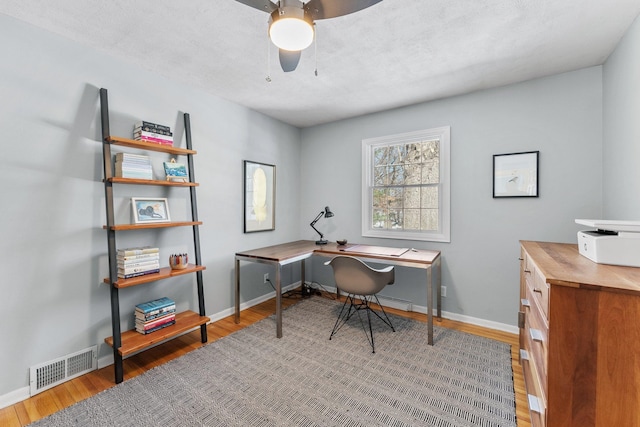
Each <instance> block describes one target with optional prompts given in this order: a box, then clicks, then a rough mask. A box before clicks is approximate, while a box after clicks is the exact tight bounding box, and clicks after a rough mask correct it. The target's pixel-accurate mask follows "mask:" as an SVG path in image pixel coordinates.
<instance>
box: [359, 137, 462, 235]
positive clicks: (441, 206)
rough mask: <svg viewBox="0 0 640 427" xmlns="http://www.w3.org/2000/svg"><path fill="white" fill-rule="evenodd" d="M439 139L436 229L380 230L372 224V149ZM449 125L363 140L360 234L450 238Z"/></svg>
mask: <svg viewBox="0 0 640 427" xmlns="http://www.w3.org/2000/svg"><path fill="white" fill-rule="evenodd" d="M436 138H437V139H439V141H440V161H439V163H440V183H439V184H438V195H439V201H438V219H439V221H438V225H439V229H438V231H404V230H380V229H374V228H372V227H371V224H372V222H373V221H372V218H371V215H372V211H373V208H372V205H373V200H372V197H373V190H372V188H373V150H374V149H375V148H379V147H381V146H386V145H396V144H401V143H411V142H415V141H422V140H428V139H436ZM450 154H451V128H450V127H449V126H443V127H438V128H433V129H425V130H420V131H416V132H407V133H401V134H396V135H389V136H382V137H378V138H368V139H363V140H362V236H363V237H379V238H384V239H398V240H423V241H429V242H450V241H451V229H450V227H451V197H450V193H451V189H450V187H451V180H450V161H451V156H450Z"/></svg>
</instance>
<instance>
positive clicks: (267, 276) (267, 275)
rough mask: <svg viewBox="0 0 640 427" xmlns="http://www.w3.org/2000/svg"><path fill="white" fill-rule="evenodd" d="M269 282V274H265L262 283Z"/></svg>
mask: <svg viewBox="0 0 640 427" xmlns="http://www.w3.org/2000/svg"><path fill="white" fill-rule="evenodd" d="M268 281H269V273H264V281H263V282H262V283H267V282H268Z"/></svg>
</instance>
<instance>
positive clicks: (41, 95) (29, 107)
mask: <svg viewBox="0 0 640 427" xmlns="http://www.w3.org/2000/svg"><path fill="white" fill-rule="evenodd" d="M0 39H2V40H3V42H2V43H0V58H2V66H1V67H0V87H1V91H0V93H2V102H1V103H0V123H1V125H0V144H2V149H3V153H4V156H5V157H4V161H3V164H4V166H3V167H2V175H3V180H4V183H3V185H2V189H1V190H0V194H1V195H2V202H1V203H2V204H1V207H0V227H1V236H2V237H1V238H0V246H1V247H2V252H1V253H2V257H1V261H0V267H1V270H2V274H3V278H2V281H1V282H0V288H1V293H0V295H1V297H0V298H1V299H2V301H3V313H2V325H1V326H0V328H1V329H0V330H1V332H0V335H1V343H2V344H1V348H2V349H3V351H0V366H2V369H0V400H1V398H2V396H3V395H5V394H7V393H9V392H12V391H15V390H17V389H20V388H24V387H26V386H27V385H28V368H29V367H30V366H32V365H35V364H38V363H42V362H46V361H48V360H51V359H54V358H57V357H60V356H64V355H66V354H69V353H72V352H75V351H78V350H82V349H84V348H87V347H89V346H91V345H95V344H98V346H99V356H100V357H102V358H104V357H105V356H107V358H108V355H109V354H110V348H109V347H107V346H106V345H105V344H104V343H103V340H104V338H105V337H107V336H110V335H111V321H110V311H109V289H108V286H107V285H104V284H102V283H101V282H102V278H103V277H106V276H107V275H108V270H107V258H106V252H107V243H106V233H105V231H104V230H103V229H102V225H103V224H104V223H105V214H104V211H105V203H104V188H103V185H102V181H101V180H102V163H101V130H100V120H99V102H98V89H99V88H100V87H105V88H107V89H108V90H109V103H110V107H111V124H112V134H114V135H119V136H128V135H130V134H131V131H132V126H133V123H134V122H135V121H136V120H139V119H145V120H150V121H155V122H158V123H166V124H169V125H171V127H172V128H174V129H175V130H177V131H180V130H182V126H183V125H182V116H181V114H180V113H181V112H188V113H189V114H190V116H191V127H192V134H193V144H194V149H196V150H197V151H198V155H197V156H195V167H196V179H197V181H198V182H199V183H200V187H198V188H197V195H198V204H199V216H200V219H201V220H202V221H203V222H204V225H203V226H202V227H201V230H200V232H201V242H202V256H203V263H204V264H205V265H206V266H207V270H206V271H205V272H204V283H205V295H206V309H207V313H210V314H216V313H219V312H221V311H223V310H227V309H229V307H231V306H232V302H233V294H232V286H231V285H232V282H233V281H232V277H233V270H232V269H233V254H234V253H235V252H237V251H240V250H245V249H250V248H254V247H260V246H266V245H269V244H273V243H279V242H285V241H290V240H294V239H296V238H298V228H297V227H295V226H294V227H290V226H287V225H288V224H297V222H298V218H299V212H298V206H299V205H300V203H299V202H300V200H299V194H300V183H299V180H298V177H299V175H300V170H299V162H298V159H299V158H300V148H299V147H300V144H299V141H300V130H299V129H297V128H294V127H291V126H289V125H285V124H283V123H281V122H278V121H275V120H273V119H270V118H268V117H266V116H264V115H261V114H258V113H256V112H253V111H251V110H248V109H246V108H244V107H240V106H238V105H235V104H233V103H230V102H227V101H224V100H221V99H219V98H216V97H213V96H209V95H206V94H204V93H202V92H200V91H197V90H194V89H193V88H190V87H186V86H184V85H180V84H176V83H175V82H171V81H167V80H166V79H164V78H162V77H159V76H158V75H155V74H150V73H148V72H145V71H143V70H142V69H141V68H139V67H137V66H136V64H131V63H127V64H125V63H122V62H120V61H118V60H115V59H113V58H109V57H106V56H104V55H102V54H101V53H99V52H97V51H94V50H92V49H88V48H84V47H82V46H79V45H77V44H75V43H71V42H69V41H67V40H65V39H62V38H60V37H57V36H55V35H52V34H48V33H45V32H43V31H41V30H39V29H36V28H34V27H31V26H29V25H25V24H23V23H21V22H19V21H16V20H13V19H11V18H7V17H6V16H4V15H1V14H0ZM182 144H183V145H182V146H184V142H182ZM167 159H168V158H164V157H163V156H162V155H160V157H158V156H154V160H155V166H156V170H157V171H161V168H162V166H161V162H162V161H163V160H167ZM245 159H248V160H254V161H260V162H266V163H271V164H275V165H276V167H277V178H278V179H277V198H278V206H277V212H276V231H275V232H268V233H252V234H246V235H245V234H243V228H242V227H243V224H242V196H241V195H242V161H243V160H245ZM161 175H162V174H161ZM125 187H126V188H125ZM125 187H122V186H120V187H118V188H116V190H115V195H116V215H117V216H118V217H119V218H123V219H124V221H127V220H128V218H129V209H130V207H129V197H131V196H132V195H134V196H162V197H169V199H170V205H169V207H170V210H171V214H172V217H173V218H174V219H177V220H179V219H186V218H187V217H186V215H187V212H188V190H184V189H180V188H171V189H164V190H163V189H154V188H149V187H148V186H140V187H139V186H125ZM123 236H124V237H123ZM190 242H192V236H191V234H190V230H189V229H188V228H185V229H182V228H181V229H171V230H164V231H161V232H144V231H142V232H140V231H136V232H132V233H131V234H123V233H118V241H117V243H118V247H127V246H132V245H137V244H141V243H143V244H157V245H158V246H160V247H161V248H162V252H161V256H162V258H165V259H166V257H168V255H169V253H171V252H173V251H180V252H182V251H184V250H187V251H192V249H191V246H190ZM296 277H297V276H296ZM244 278H245V280H244V281H243V285H244V286H243V300H249V299H252V298H256V297H258V296H260V295H263V294H265V293H267V292H268V291H271V288H270V287H268V286H267V285H264V284H263V283H262V276H261V274H260V271H253V270H252V269H251V268H247V272H246V274H245V275H244ZM252 278H255V280H252ZM194 279H195V276H194V275H189V276H183V277H182V278H179V279H171V280H167V281H162V282H158V283H154V284H148V285H144V286H138V287H136V288H132V289H128V290H126V291H123V292H121V296H122V309H121V313H122V325H123V327H126V328H131V327H132V326H133V320H132V314H131V313H133V306H134V305H135V304H136V303H139V302H142V301H146V300H148V299H151V298H155V297H158V296H163V295H167V296H169V297H173V298H174V299H175V300H176V302H177V303H178V307H179V309H181V310H182V309H186V308H188V307H193V305H192V304H193V303H194V301H195V298H196V297H195V291H194V289H195V286H194ZM285 280H288V277H285ZM252 282H253V283H252ZM195 307H197V305H196V306H195Z"/></svg>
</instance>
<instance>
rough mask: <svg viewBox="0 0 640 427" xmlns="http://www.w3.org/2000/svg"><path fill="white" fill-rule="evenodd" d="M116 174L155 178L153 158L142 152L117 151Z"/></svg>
mask: <svg viewBox="0 0 640 427" xmlns="http://www.w3.org/2000/svg"><path fill="white" fill-rule="evenodd" d="M115 174H116V176H117V177H122V178H136V179H153V169H152V168H151V159H150V158H149V156H143V155H140V154H131V153H117V154H116V165H115Z"/></svg>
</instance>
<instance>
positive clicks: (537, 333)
mask: <svg viewBox="0 0 640 427" xmlns="http://www.w3.org/2000/svg"><path fill="white" fill-rule="evenodd" d="M529 335H531V339H532V340H534V341H539V342H542V341H544V335H542V331H541V330H540V329H533V328H531V329H529Z"/></svg>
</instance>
